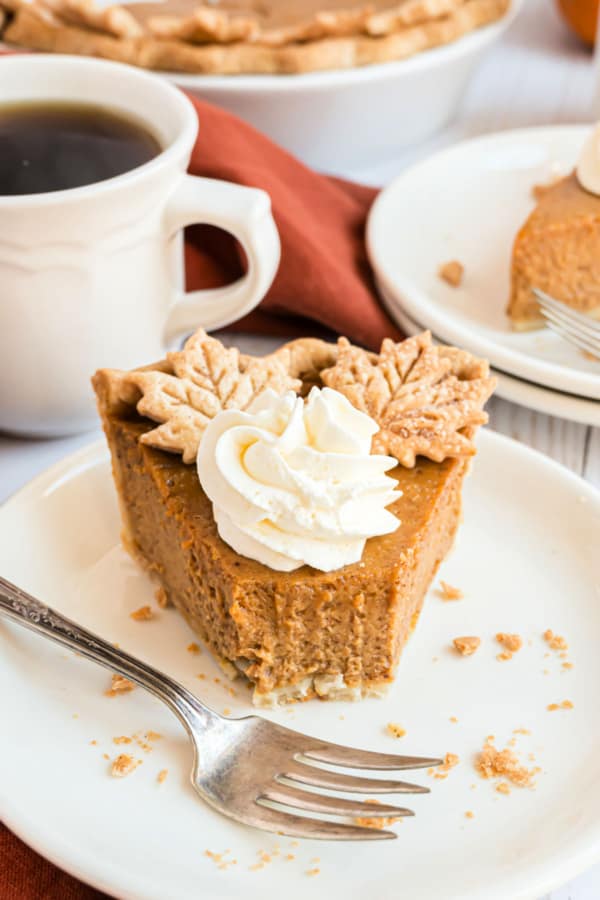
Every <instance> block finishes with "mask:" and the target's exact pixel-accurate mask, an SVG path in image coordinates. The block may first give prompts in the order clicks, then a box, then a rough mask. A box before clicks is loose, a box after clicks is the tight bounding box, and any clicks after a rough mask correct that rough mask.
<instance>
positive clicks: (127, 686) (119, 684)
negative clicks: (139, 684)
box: [104, 672, 135, 697]
mask: <svg viewBox="0 0 600 900" xmlns="http://www.w3.org/2000/svg"><path fill="white" fill-rule="evenodd" d="M134 688H135V685H134V683H133V681H130V680H129V678H125V676H124V675H117V674H116V672H115V674H114V675H113V676H112V678H111V683H110V688H109V689H108V690H107V691H105V692H104V693H105V694H106V696H107V697H116V696H117V694H128V693H129V691H132V690H133V689H134Z"/></svg>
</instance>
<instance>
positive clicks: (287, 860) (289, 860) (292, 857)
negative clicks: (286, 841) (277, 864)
mask: <svg viewBox="0 0 600 900" xmlns="http://www.w3.org/2000/svg"><path fill="white" fill-rule="evenodd" d="M284 859H285V861H286V862H291V861H292V860H293V859H296V857H295V856H294V854H293V853H288V854H287V855H286V856H284Z"/></svg>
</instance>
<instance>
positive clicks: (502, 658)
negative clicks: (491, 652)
mask: <svg viewBox="0 0 600 900" xmlns="http://www.w3.org/2000/svg"><path fill="white" fill-rule="evenodd" d="M512 658H513V655H512V653H511V652H510V650H503V651H502V653H497V654H496V659H497V660H498V661H499V662H506V661H507V660H509V659H512Z"/></svg>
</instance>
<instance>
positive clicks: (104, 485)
mask: <svg viewBox="0 0 600 900" xmlns="http://www.w3.org/2000/svg"><path fill="white" fill-rule="evenodd" d="M515 497H518V498H519V501H518V503H516V502H515V501H514V499H513V498H515ZM599 529H600V496H599V495H598V493H597V492H595V491H594V489H593V488H591V487H590V486H589V485H587V484H585V483H584V482H583V481H581V480H580V479H578V478H577V477H576V476H574V475H572V474H571V473H569V472H568V471H567V470H566V469H563V468H561V467H560V466H558V465H556V464H555V463H553V462H551V461H549V460H548V459H546V458H545V457H543V456H541V455H540V454H537V453H534V452H533V451H531V450H528V449H526V448H525V447H522V446H520V445H519V444H516V443H514V442H512V441H510V440H508V439H506V438H501V437H499V436H497V435H494V434H493V433H483V434H481V438H480V454H479V456H478V458H477V461H476V463H475V466H474V469H473V473H472V476H471V477H470V479H469V480H468V482H467V484H466V490H465V521H464V525H463V526H462V529H461V534H460V539H459V541H458V545H457V547H456V549H455V551H454V552H453V554H452V556H451V558H450V559H449V560H448V561H447V562H446V563H445V564H444V567H443V572H442V573H441V574H442V577H443V578H445V579H447V580H448V581H449V582H451V583H452V584H456V585H458V586H460V587H461V588H462V590H463V591H464V593H465V598H464V600H462V601H461V602H455V603H444V602H442V601H441V600H440V599H439V597H438V596H437V595H436V592H435V591H433V590H432V592H431V594H430V596H429V598H428V601H427V604H426V607H425V610H424V613H423V616H422V619H421V621H420V623H419V626H418V628H417V630H416V633H415V635H414V637H413V638H412V640H411V641H410V644H409V646H408V647H407V650H406V653H405V654H404V658H403V660H402V663H401V665H400V670H399V673H398V678H397V681H396V683H395V685H394V686H393V688H392V689H391V691H390V693H389V695H388V697H387V699H385V700H367V701H364V702H362V703H359V704H354V705H352V704H342V703H330V704H327V703H318V702H310V703H306V704H301V705H299V706H296V707H292V708H289V707H288V708H287V709H285V710H281V711H277V712H275V713H273V714H272V717H273V718H274V719H276V720H278V721H281V722H284V723H289V724H290V725H291V726H292V727H295V728H298V729H300V730H304V731H306V732H311V733H314V734H318V735H320V736H322V737H324V738H330V739H332V740H335V741H339V742H342V743H347V744H354V745H356V746H363V747H365V746H366V747H371V748H373V749H381V750H384V749H387V750H390V749H391V750H397V751H400V750H401V751H404V752H407V753H412V752H414V753H427V754H437V753H445V752H446V751H452V752H455V753H458V754H459V756H460V759H461V762H460V765H459V766H457V767H456V768H455V769H453V770H452V771H451V772H450V774H449V776H448V778H447V779H446V780H443V781H438V780H434V779H432V778H430V777H428V776H427V774H426V773H422V774H421V775H420V777H418V778H417V780H422V781H425V782H427V783H428V784H430V785H431V787H432V789H433V790H432V793H431V794H430V795H429V796H421V797H415V798H410V805H411V806H413V807H414V809H415V810H416V811H417V816H416V817H415V818H414V819H406V820H405V821H404V822H403V823H401V824H399V825H398V826H397V827H398V832H399V840H398V841H396V842H394V843H392V842H389V843H388V842H382V843H381V844H379V843H375V844H364V845H363V844H359V845H349V844H334V843H329V842H328V843H318V842H301V843H300V845H299V846H292V844H291V842H290V841H289V840H288V839H284V838H280V839H277V838H276V837H275V836H272V835H266V834H264V833H261V832H258V831H254V830H250V829H247V828H244V827H242V826H239V825H236V824H235V823H233V822H231V821H229V820H227V819H225V818H223V817H221V816H219V815H218V814H216V813H214V812H213V811H211V810H210V809H209V808H207V807H206V806H205V805H203V804H202V802H201V801H199V800H198V799H197V798H196V797H195V795H194V793H193V791H192V789H191V787H190V785H189V783H188V772H189V769H190V765H191V753H190V749H189V747H188V743H187V739H186V737H185V736H184V733H183V730H182V729H181V727H180V726H179V724H178V723H177V721H176V720H175V719H174V718H173V717H172V716H171V714H170V713H169V712H168V711H167V710H166V709H165V708H164V707H163V706H162V705H160V704H159V703H158V702H157V701H156V700H154V699H153V698H152V697H150V696H149V695H147V694H146V693H145V692H143V691H142V690H139V689H138V690H136V691H134V692H133V693H131V694H128V695H124V696H120V697H117V698H114V699H109V698H107V697H105V696H104V695H103V691H104V689H105V688H106V686H107V681H108V677H107V673H106V672H105V671H104V670H102V669H100V668H98V667H96V666H94V665H93V664H91V663H89V662H87V661H85V660H83V659H81V658H79V657H76V656H74V655H73V654H71V653H67V652H65V651H63V650H62V649H60V648H57V647H55V646H54V645H52V644H50V643H49V642H47V641H45V640H44V639H42V638H38V637H36V636H34V635H32V634H30V633H29V632H27V631H25V630H23V629H21V628H19V627H18V626H15V625H11V624H8V623H6V622H2V621H1V620H0V644H1V652H0V683H1V684H2V691H1V693H0V706H1V714H2V740H1V741H0V817H1V818H2V819H3V820H4V821H5V822H6V824H7V825H8V826H9V827H10V828H12V829H14V831H16V832H17V834H19V835H20V836H21V837H22V838H23V839H25V840H26V841H27V842H28V843H29V844H31V845H32V846H33V847H35V848H36V849H37V850H38V851H40V852H41V853H43V854H44V855H46V856H47V857H48V858H50V859H51V860H53V861H54V862H56V863H58V864H59V865H60V866H62V867H63V868H65V869H67V870H68V871H70V872H72V873H74V874H75V875H78V876H79V877H81V878H83V879H84V880H86V881H88V882H90V883H91V884H94V885H95V886H97V887H99V888H103V889H104V890H106V891H108V892H109V893H111V894H114V895H116V896H117V897H120V898H130V900H131V898H135V900H167V898H168V900H188V898H189V900H192V898H194V900H195V898H198V897H210V898H211V900H213V898H214V900H217V898H220V900H234V898H236V897H240V896H244V897H246V898H247V900H264V898H265V897H276V896H280V895H283V896H285V897H286V898H288V900H304V898H305V897H306V896H307V894H310V896H311V897H312V898H314V900H331V898H332V897H341V896H344V897H346V898H347V900H359V898H363V897H364V896H365V894H367V893H368V894H372V895H373V896H376V897H378V898H379V900H396V898H397V897H398V896H399V894H400V893H401V894H402V896H403V897H407V898H411V900H413V898H414V900H417V898H418V900H440V898H442V897H443V898H444V900H525V898H537V897H539V896H540V895H541V894H543V893H544V892H545V891H548V890H550V889H551V888H552V887H553V886H555V885H557V884H559V883H560V882H563V881H565V880H567V879H568V878H571V877H572V876H574V875H575V874H576V873H577V872H579V871H580V870H582V869H584V868H586V867H587V866H589V865H591V864H592V863H593V862H594V861H595V860H597V859H598V858H600V718H599V716H598V708H599V703H600V655H599V654H598V635H599V634H600V587H599V585H600V556H599V554H598V533H599ZM118 531H119V521H118V515H117V505H116V501H115V497H114V492H113V488H112V484H111V479H110V471H109V463H108V459H107V454H106V451H105V449H104V448H103V447H102V446H101V445H95V446H93V447H91V448H88V449H86V450H84V451H81V452H80V453H78V454H76V455H75V456H72V457H70V458H69V459H67V460H65V461H64V462H61V463H60V464H58V465H56V466H54V467H53V468H52V469H50V470H49V471H48V472H47V473H45V474H44V475H42V476H40V477H39V478H37V479H36V480H35V481H33V482H32V483H31V484H30V485H29V486H28V487H26V488H25V489H24V490H22V491H21V492H20V493H19V494H17V495H16V496H15V497H14V498H13V499H11V500H10V501H9V502H8V503H7V504H6V505H5V506H4V507H3V508H2V509H1V510H0V548H1V550H0V555H1V567H0V571H2V573H3V575H6V576H7V577H9V578H11V579H13V580H14V581H16V582H18V583H20V584H21V585H22V586H23V587H25V588H26V589H29V590H31V591H33V592H34V593H36V594H38V595H39V596H40V597H42V598H43V599H44V600H46V601H47V602H49V603H50V604H53V605H55V606H56V607H58V608H59V609H61V610H62V611H64V612H65V613H66V614H67V615H70V616H72V617H74V618H75V619H77V620H78V621H80V622H81V623H83V624H84V625H86V626H88V627H90V628H92V629H95V630H97V631H98V632H99V633H101V634H102V635H104V636H105V637H107V638H108V639H110V640H113V641H118V642H119V643H120V644H121V646H123V647H124V648H126V649H128V650H131V651H132V652H134V653H136V654H138V655H139V656H141V657H143V658H145V659H146V660H149V661H151V662H152V663H154V664H155V665H156V666H158V667H159V668H161V669H162V670H164V671H165V672H169V673H170V674H171V675H173V676H174V677H176V678H178V679H180V680H181V681H182V682H183V683H185V684H186V685H187V686H188V687H190V688H191V689H192V690H194V691H195V692H196V693H198V694H199V695H200V696H202V697H203V698H204V699H205V700H206V701H207V702H209V703H210V704H211V705H213V706H214V707H215V708H216V709H218V710H223V709H224V708H229V709H231V710H232V712H233V714H234V715H236V714H240V713H248V712H249V711H250V707H249V701H248V699H247V698H248V696H249V695H248V693H247V691H246V690H245V689H244V688H243V687H242V688H239V687H237V688H236V691H237V696H236V697H231V696H230V695H229V694H228V693H227V691H226V688H225V686H224V685H223V684H216V683H214V682H213V678H214V677H217V674H219V675H220V673H219V672H218V669H217V668H216V666H215V665H214V664H213V663H212V661H211V660H210V658H209V656H208V654H207V653H206V652H204V653H203V654H202V655H201V656H193V655H191V654H190V653H188V652H186V647H187V645H188V644H189V642H190V640H191V639H192V634H191V632H190V631H189V629H188V628H187V626H186V625H185V624H184V623H183V621H182V620H181V619H180V617H179V616H178V615H177V614H176V613H175V611H174V610H160V611H159V613H158V618H157V619H156V620H155V621H151V622H145V623H136V622H134V621H132V620H131V619H130V617H129V613H130V612H131V611H132V610H134V609H136V608H137V607H139V606H140V605H141V604H145V603H147V602H152V598H153V588H152V586H151V584H150V582H149V581H148V579H147V577H146V576H145V575H144V574H143V573H142V572H141V571H140V570H139V569H138V568H137V567H136V566H135V565H134V564H133V563H132V562H131V561H130V560H129V559H128V558H127V557H126V556H125V554H124V553H123V552H122V551H121V549H120V547H119V546H118ZM546 628H553V629H554V630H555V631H556V632H558V633H560V634H564V635H566V636H567V638H568V641H569V646H570V650H569V654H570V658H571V659H572V660H573V662H574V664H575V666H574V668H573V669H572V670H570V671H566V670H564V669H562V668H561V660H560V659H559V658H558V657H557V656H556V655H555V654H553V655H552V656H551V657H549V658H547V652H548V651H547V647H546V645H545V643H544V642H543V640H542V638H541V633H542V632H543V631H544V629H546ZM500 630H503V631H511V632H512V631H514V632H519V633H520V634H521V635H522V636H523V638H524V639H525V645H524V647H523V649H522V650H521V651H520V652H519V653H518V654H517V655H516V656H515V657H514V658H513V659H512V660H511V661H510V662H504V663H501V662H498V661H496V658H495V657H496V653H497V652H498V650H499V646H498V645H497V644H496V643H495V641H494V639H493V636H494V635H495V633H496V632H497V631H500ZM461 634H476V635H480V636H481V637H482V639H483V642H482V647H481V648H480V650H479V651H478V653H477V654H476V655H475V656H473V657H471V658H468V659H463V658H459V657H458V656H457V655H456V654H455V653H454V652H452V651H451V650H450V649H449V643H450V641H451V639H452V638H453V637H455V636H457V635H461ZM434 660H435V661H434ZM544 670H547V671H548V674H544ZM199 672H204V673H206V675H207V678H206V680H204V681H200V680H198V679H197V678H196V675H197V674H198V673H199ZM563 699H570V700H572V701H573V702H574V704H575V707H574V709H573V710H570V711H561V712H553V713H550V712H548V711H547V710H546V706H547V705H548V704H549V703H553V702H559V701H562V700H563ZM451 716H456V717H457V718H458V723H452V722H451V721H450V717H451ZM390 721H393V722H399V723H401V724H402V725H403V726H404V727H405V728H406V730H407V734H406V736H405V737H404V738H403V739H402V740H401V741H395V740H394V739H392V738H391V737H390V736H389V735H387V734H386V732H385V726H386V723H388V722H390ZM521 726H524V727H526V728H528V729H530V730H531V736H519V737H518V740H517V749H518V751H519V753H520V755H521V757H522V758H523V759H524V760H525V762H527V754H528V753H530V752H532V753H534V754H535V756H536V759H537V762H538V764H539V765H540V766H542V768H543V772H542V773H541V774H540V775H539V777H538V784H537V787H536V789H535V790H521V791H519V790H518V789H515V790H513V791H512V793H511V795H510V796H508V797H506V796H501V795H500V794H498V793H497V792H495V790H494V788H493V785H492V783H490V782H487V781H482V780H480V779H479V778H478V777H477V775H476V774H475V771H474V769H473V759H474V754H475V753H476V752H477V750H478V749H479V748H480V747H481V746H482V743H483V740H484V738H485V737H486V735H488V734H490V733H492V734H495V735H496V736H497V741H498V744H499V746H504V745H505V743H506V742H507V741H508V740H510V739H511V737H512V735H513V729H515V728H519V727H521ZM146 729H152V730H155V731H158V732H160V733H162V735H163V738H162V740H160V741H158V742H156V744H155V748H156V749H155V750H154V751H153V752H152V753H150V754H144V753H143V752H140V750H138V749H137V748H135V752H136V754H139V756H140V757H141V758H143V760H144V764H143V765H142V766H141V767H140V768H138V769H137V770H136V771H135V772H134V773H133V774H131V775H129V776H128V777H127V778H125V779H113V778H111V777H110V776H109V774H108V765H109V764H108V762H107V761H106V760H104V759H103V756H102V754H103V753H105V752H106V753H108V754H110V756H111V757H112V756H114V755H115V754H116V753H118V752H120V751H122V750H125V751H126V750H127V749H128V748H127V747H117V746H115V745H114V744H113V743H112V741H111V739H112V737H113V736H117V735H131V733H132V732H134V731H137V730H146ZM91 741H97V744H96V745H92V744H91V743H90V742H91ZM529 764H530V765H531V764H532V763H529ZM163 768H167V769H168V770H169V775H168V778H167V781H166V782H165V783H164V784H162V785H159V784H157V780H156V778H157V773H158V772H159V770H161V769H163ZM472 785H475V788H474V789H473V788H472ZM467 810H472V811H473V812H474V814H475V817H474V818H473V819H472V820H471V819H467V818H466V817H465V812H466V811H467ZM276 845H279V846H280V847H281V855H280V856H279V857H277V858H276V859H275V860H274V861H273V862H272V863H271V864H268V865H267V866H266V867H265V868H264V869H262V870H261V871H249V869H250V868H251V867H252V866H253V865H254V864H255V863H256V862H257V860H258V853H259V851H261V850H266V851H270V852H273V849H274V848H275V847H276ZM206 849H208V850H211V851H213V852H223V851H225V850H226V849H229V850H231V854H230V856H231V857H235V858H236V859H237V860H238V864H237V865H236V866H232V867H231V868H230V869H228V870H227V871H221V870H219V869H218V868H217V867H216V865H215V863H214V862H213V861H211V860H210V859H209V858H207V857H206V856H205V855H204V851H205V850H206ZM288 853H291V854H293V855H294V856H295V859H293V860H289V861H286V860H284V859H283V858H282V857H284V856H285V855H286V854H288ZM317 857H318V858H319V862H318V863H317V862H314V860H315V859H316V858H317ZM315 867H318V868H320V870H321V872H320V875H318V876H317V877H312V878H311V877H309V876H308V875H307V874H306V872H307V871H308V870H310V869H313V868H315Z"/></svg>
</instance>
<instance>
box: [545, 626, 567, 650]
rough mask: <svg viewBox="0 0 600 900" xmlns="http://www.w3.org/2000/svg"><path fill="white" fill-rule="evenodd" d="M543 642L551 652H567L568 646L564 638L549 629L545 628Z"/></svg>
mask: <svg viewBox="0 0 600 900" xmlns="http://www.w3.org/2000/svg"><path fill="white" fill-rule="evenodd" d="M543 637H544V640H545V641H546V643H547V644H548V646H549V647H550V648H551V649H552V650H568V649H569V645H568V643H567V641H566V639H565V638H564V637H562V635H560V634H554V632H553V631H552V629H551V628H547V629H546V631H545V632H544V635H543Z"/></svg>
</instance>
